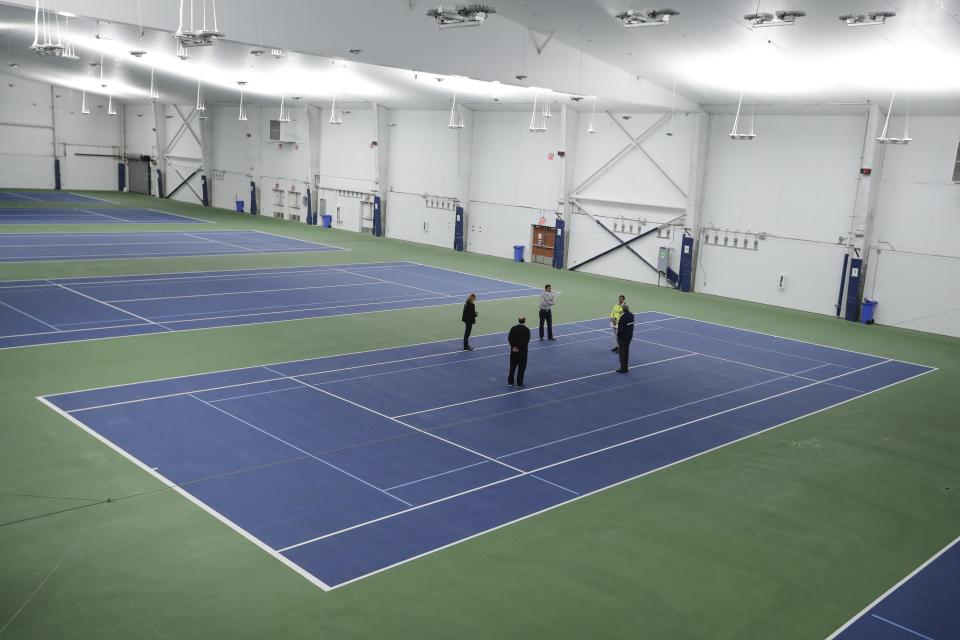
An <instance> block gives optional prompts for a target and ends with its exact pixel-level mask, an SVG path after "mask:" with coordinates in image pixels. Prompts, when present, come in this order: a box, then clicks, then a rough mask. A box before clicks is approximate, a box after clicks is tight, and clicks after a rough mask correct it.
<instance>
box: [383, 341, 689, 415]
mask: <svg viewBox="0 0 960 640" xmlns="http://www.w3.org/2000/svg"><path fill="white" fill-rule="evenodd" d="M597 339H598V340H600V339H602V338H597ZM696 355H700V354H697V353H685V354H684V355H682V356H675V357H673V358H666V359H664V360H654V361H653V362H645V363H643V364H641V365H637V366H635V367H634V369H642V368H643V367H651V366H653V365H655V364H662V363H664V362H672V361H673V360H681V359H683V358H690V357H692V356H696ZM611 373H615V372H614V371H601V372H600V373H591V374H589V375H585V376H580V377H578V378H569V379H567V380H560V381H559V382H550V383H547V384H541V385H538V386H536V387H524V388H523V389H519V390H516V391H506V392H504V393H497V394H494V395H492V396H486V397H483V398H475V399H473V400H465V401H463V402H454V403H453V404H447V405H443V406H441V407H434V408H432V409H423V410H422V411H411V412H410V413H403V414H400V415H396V416H393V418H394V419H396V418H409V417H410V416H418V415H420V414H423V413H432V412H434V411H442V410H444V409H451V408H453V407H462V406H463V405H465V404H474V403H477V402H484V401H485V400H494V399H496V398H502V397H503V396H510V395H515V394H519V393H529V392H530V391H537V390H539V389H546V388H548V387H555V386H557V385H561V384H568V383H570V382H579V381H581V380H589V379H590V378H597V377H599V376H608V375H610V374H611Z"/></svg>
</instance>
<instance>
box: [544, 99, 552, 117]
mask: <svg viewBox="0 0 960 640" xmlns="http://www.w3.org/2000/svg"><path fill="white" fill-rule="evenodd" d="M543 117H544V118H552V117H553V110H552V107H551V104H550V101H549V100H545V101H544V103H543Z"/></svg>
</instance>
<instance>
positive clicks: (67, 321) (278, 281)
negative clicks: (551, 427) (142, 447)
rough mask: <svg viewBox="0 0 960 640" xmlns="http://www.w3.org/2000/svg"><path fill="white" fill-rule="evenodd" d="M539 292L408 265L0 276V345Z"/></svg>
mask: <svg viewBox="0 0 960 640" xmlns="http://www.w3.org/2000/svg"><path fill="white" fill-rule="evenodd" d="M285 240H286V238H285ZM291 242H297V241H291ZM302 244H305V245H308V246H310V247H317V246H320V245H312V244H310V243H302ZM539 292H540V290H539V289H534V288H532V287H529V286H527V285H522V284H514V283H511V282H504V281H502V280H494V279H491V278H483V277H480V276H473V275H470V274H465V273H460V272H457V271H449V270H447V269H438V268H436V267H428V266H425V265H420V264H414V263H411V262H384V263H364V264H346V265H323V266H306V267H287V268H281V269H259V270H257V269H245V270H239V271H212V272H204V273H173V274H159V275H137V276H104V277H97V278H65V279H59V280H28V281H14V282H0V349H2V348H7V347H22V346H29V345H36V344H50V343H54V342H72V341H75V340H88V339H93V338H112V337H117V336H129V335H141V334H146V333H163V332H169V331H185V330H188V329H205V328H209V327H226V326H235V325H242V324H258V323H262V322H276V321H278V320H300V319H303V318H319V317H324V316H338V315H345V314H351V313H367V312H371V311H386V310H389V309H403V308H411V307H429V306H435V305H441V304H451V303H455V302H463V300H464V299H465V298H466V297H467V295H468V294H470V293H477V294H478V295H479V296H480V299H481V301H483V300H495V299H501V298H517V297H524V296H534V295H537V294H538V293H539ZM527 306H528V307H529V306H530V305H529V304H528V305H527ZM533 309H535V307H533ZM458 312H459V311H458ZM531 313H532V310H531ZM457 317H459V316H457Z"/></svg>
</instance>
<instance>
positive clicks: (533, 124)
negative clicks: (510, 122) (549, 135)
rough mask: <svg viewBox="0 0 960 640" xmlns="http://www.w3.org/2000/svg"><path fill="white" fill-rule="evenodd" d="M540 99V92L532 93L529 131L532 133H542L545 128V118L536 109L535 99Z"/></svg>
mask: <svg viewBox="0 0 960 640" xmlns="http://www.w3.org/2000/svg"><path fill="white" fill-rule="evenodd" d="M539 99H540V93H539V92H537V93H535V94H534V95H533V113H531V114H530V131H532V132H533V133H543V132H544V131H546V130H547V119H546V118H545V117H544V116H543V112H541V111H538V110H537V101H538V100H539Z"/></svg>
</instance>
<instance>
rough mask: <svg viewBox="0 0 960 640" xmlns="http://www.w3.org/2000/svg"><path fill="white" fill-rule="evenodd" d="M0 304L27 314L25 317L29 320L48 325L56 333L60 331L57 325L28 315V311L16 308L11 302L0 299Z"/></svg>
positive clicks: (47, 332)
mask: <svg viewBox="0 0 960 640" xmlns="http://www.w3.org/2000/svg"><path fill="white" fill-rule="evenodd" d="M0 304H2V305H3V306H5V307H6V308H8V309H13V310H14V311H16V312H17V313H20V314H23V315H25V316H27V317H28V318H30V319H31V320H36V321H37V322H39V323H40V324H43V325H46V326H48V327H50V328H51V329H53V330H54V331H56V332H58V333H59V332H60V329H58V328H57V327H55V326H53V325H52V324H50V323H49V322H44V321H43V320H41V319H40V318H38V317H36V316H32V315H30V314H29V313H27V312H26V311H24V310H23V309H17V308H16V307H15V306H13V305H12V304H9V303H7V302H4V301H3V300H0ZM49 333H50V332H49V331H44V334H49ZM3 337H4V338H6V337H7V336H3Z"/></svg>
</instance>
